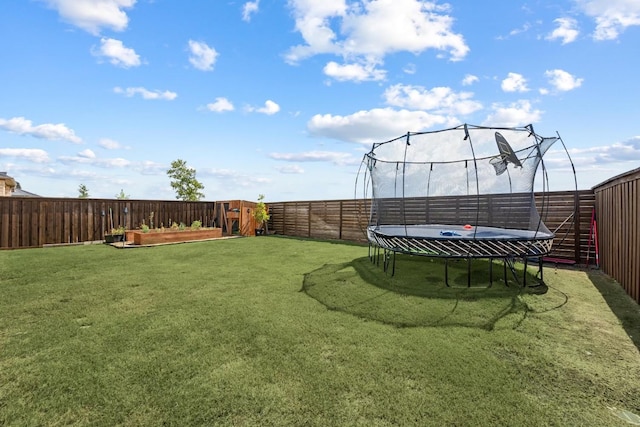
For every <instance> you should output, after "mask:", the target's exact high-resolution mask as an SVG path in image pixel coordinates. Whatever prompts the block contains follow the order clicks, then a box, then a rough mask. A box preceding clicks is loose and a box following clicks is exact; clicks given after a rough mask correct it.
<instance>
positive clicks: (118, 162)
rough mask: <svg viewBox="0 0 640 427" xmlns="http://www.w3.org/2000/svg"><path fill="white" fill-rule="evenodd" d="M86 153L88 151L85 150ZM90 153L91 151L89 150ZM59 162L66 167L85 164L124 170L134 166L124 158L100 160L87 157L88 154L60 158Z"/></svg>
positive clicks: (94, 157)
mask: <svg viewBox="0 0 640 427" xmlns="http://www.w3.org/2000/svg"><path fill="white" fill-rule="evenodd" d="M85 151H86V150H85ZM89 151H90V150H89ZM57 160H58V161H59V162H60V163H62V164H65V165H69V164H84V165H91V166H95V167H99V168H106V169H109V168H124V167H127V166H130V165H132V163H131V162H130V161H129V160H127V159H123V158H120V157H118V158H114V159H99V158H97V157H96V156H95V154H94V155H93V156H91V155H87V153H86V152H81V153H78V155H77V156H59V157H58V158H57Z"/></svg>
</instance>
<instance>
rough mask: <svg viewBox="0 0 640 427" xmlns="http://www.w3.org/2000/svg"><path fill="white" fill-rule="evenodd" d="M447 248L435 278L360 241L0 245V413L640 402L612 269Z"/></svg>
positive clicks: (497, 419)
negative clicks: (509, 272) (449, 257)
mask: <svg viewBox="0 0 640 427" xmlns="http://www.w3.org/2000/svg"><path fill="white" fill-rule="evenodd" d="M458 264H460V263H458ZM458 264H456V263H455V262H454V263H452V265H451V270H450V275H451V278H450V281H451V283H452V284H453V285H454V287H452V288H447V287H446V286H444V284H443V281H442V277H443V264H442V263H441V262H439V261H437V260H436V261H432V260H429V259H426V258H419V257H407V256H404V257H398V262H397V265H396V274H395V276H394V277H390V276H389V275H386V274H385V273H384V272H383V271H382V269H381V267H379V266H376V265H372V264H371V263H370V262H369V260H368V259H367V248H366V247H362V246H355V245H346V244H338V243H331V242H317V241H309V240H297V239H288V238H282V237H276V236H269V237H258V238H238V239H228V240H218V241H210V242H201V243H189V244H181V245H171V246H161V247H152V248H140V249H124V250H123V249H115V248H112V247H109V246H106V245H89V246H73V247H60V248H46V249H33V250H19V251H0V425H9V426H12V425H29V426H30V425H45V426H46V425H105V426H112V425H135V426H139V425H163V424H164V425H178V426H185V425H296V426H298V425H317V426H327V425H363V426H371V425H434V426H443V425H473V426H479V425H510V426H516V425H518V426H526V425H531V426H540V425H589V426H603V425H620V426H625V425H629V424H628V423H627V422H626V421H624V420H622V419H621V418H619V415H620V416H624V415H625V414H626V415H627V416H629V417H631V419H632V420H633V414H640V380H639V378H640V354H639V352H638V349H637V347H636V346H635V345H634V343H633V341H632V339H630V337H629V334H631V335H633V334H636V337H638V336H640V312H639V310H638V306H637V305H634V303H633V302H632V301H631V300H630V299H629V298H627V297H626V296H625V295H624V293H623V292H622V290H621V289H620V288H619V286H618V285H616V284H615V283H612V282H611V281H609V280H608V279H607V278H606V277H604V276H603V275H601V274H599V273H598V272H585V271H580V270H563V269H554V268H553V267H549V268H547V269H546V270H545V281H546V282H547V284H548V285H549V287H548V290H547V292H546V293H543V294H537V293H539V291H540V289H536V290H535V291H536V292H537V293H536V292H533V290H529V289H527V290H524V291H522V289H521V288H519V287H517V286H515V283H513V281H511V282H510V283H509V285H510V286H505V284H504V283H503V282H502V275H501V270H500V269H499V268H497V267H496V269H495V271H496V273H495V274H496V278H494V283H493V286H492V287H490V288H486V286H487V285H488V275H487V274H486V267H487V265H486V264H484V265H483V264H482V263H481V262H479V263H475V264H474V273H473V276H472V277H473V278H474V286H473V287H472V288H470V289H469V288H466V286H463V284H466V279H465V277H466V276H465V274H466V264H464V262H463V263H462V264H460V265H458ZM496 266H497V264H496ZM498 273H500V274H498ZM592 280H593V282H592ZM594 282H595V285H594ZM596 285H597V286H596ZM603 295H605V296H606V300H605V297H603ZM607 301H609V303H610V304H612V306H613V307H614V308H615V310H616V313H618V316H620V317H617V316H616V314H615V313H614V312H613V311H612V309H611V308H610V306H609V305H608V304H607ZM620 313H624V314H623V315H621V314H620ZM621 319H622V320H623V321H624V324H623V323H622V322H621ZM623 326H624V327H626V330H625V328H624V327H623ZM614 408H615V409H614ZM622 411H628V412H622Z"/></svg>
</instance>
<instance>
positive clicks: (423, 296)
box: [302, 256, 547, 330]
mask: <svg viewBox="0 0 640 427" xmlns="http://www.w3.org/2000/svg"><path fill="white" fill-rule="evenodd" d="M497 266H498V264H497V263H496V264H495V265H494V266H493V267H492V268H496V269H498V268H497ZM448 267H449V272H448V275H449V284H450V286H447V285H446V284H445V280H444V261H443V260H439V259H433V258H425V257H411V256H401V257H398V259H397V261H396V274H395V275H394V276H391V275H390V274H388V273H385V272H384V271H383V269H382V267H381V266H379V265H375V264H373V263H371V261H370V260H369V258H368V257H363V258H358V259H355V260H353V261H351V262H348V263H343V264H328V265H325V266H323V267H321V268H319V269H317V270H315V271H312V272H310V273H307V274H305V277H304V281H303V286H302V291H303V292H305V293H306V294H307V295H309V296H310V297H312V298H314V299H316V300H317V301H318V302H320V303H322V304H323V305H325V306H326V307H327V308H328V309H330V310H337V311H341V312H345V313H349V314H352V315H354V316H358V317H361V318H365V319H368V320H374V321H377V322H381V323H384V324H389V325H393V326H397V327H422V326H464V327H471V328H480V329H484V330H493V329H496V328H499V329H505V328H508V329H512V328H517V327H518V326H519V325H520V324H521V323H522V321H524V319H525V318H526V316H527V313H529V312H531V311H536V312H537V311H538V310H537V309H536V307H533V308H532V299H535V298H536V297H538V296H539V295H536V294H541V293H545V292H546V291H547V288H546V286H539V287H536V288H529V287H522V286H520V284H519V283H517V282H516V281H515V280H514V279H513V276H511V277H507V280H508V286H505V283H504V278H503V277H502V276H501V275H502V274H503V272H502V271H494V275H493V277H492V280H491V278H490V276H489V262H488V261H486V260H473V262H472V265H471V274H472V280H471V286H469V287H468V286H467V284H468V281H467V277H468V274H467V268H468V266H467V262H466V260H463V261H461V262H452V261H449V266H448ZM498 273H499V274H498ZM509 274H511V272H509ZM520 274H522V272H520ZM527 274H529V276H530V277H527V280H528V281H529V283H534V282H535V280H534V279H535V277H534V275H533V274H531V273H527ZM521 279H522V276H521ZM491 282H493V283H491ZM534 305H535V302H534Z"/></svg>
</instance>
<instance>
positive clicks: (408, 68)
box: [402, 63, 418, 75]
mask: <svg viewBox="0 0 640 427" xmlns="http://www.w3.org/2000/svg"><path fill="white" fill-rule="evenodd" d="M402 71H403V72H404V73H406V74H409V75H413V74H415V73H416V71H418V67H416V64H414V63H409V64H407V65H405V66H404V68H403V69H402Z"/></svg>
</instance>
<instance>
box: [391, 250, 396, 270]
mask: <svg viewBox="0 0 640 427" xmlns="http://www.w3.org/2000/svg"><path fill="white" fill-rule="evenodd" d="M391 275H392V276H395V275H396V253H395V251H394V252H393V266H392V267H391Z"/></svg>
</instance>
